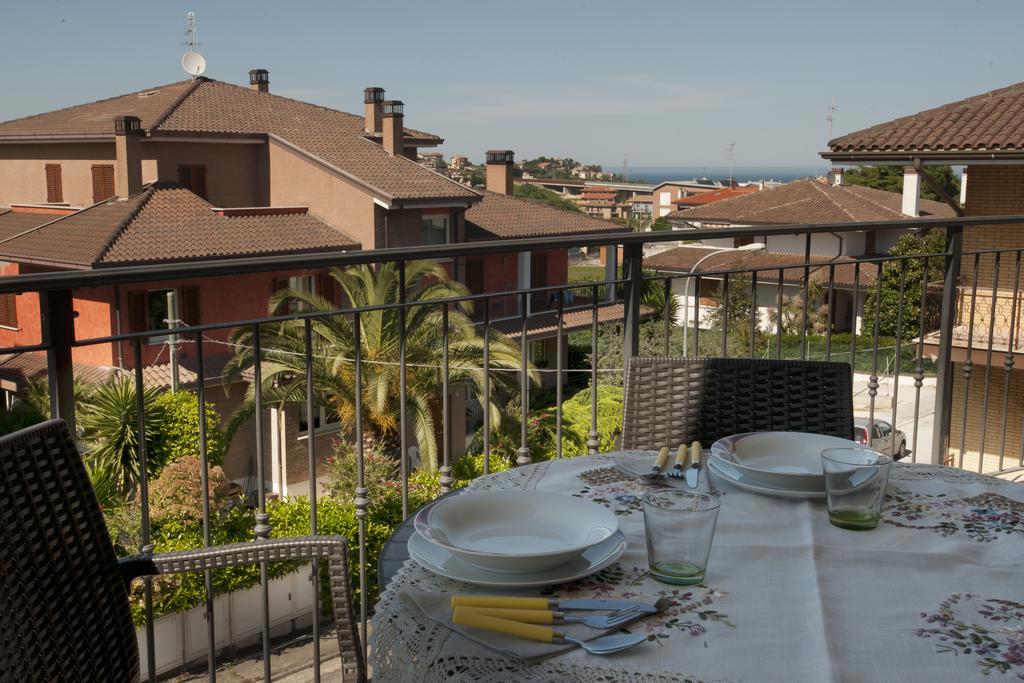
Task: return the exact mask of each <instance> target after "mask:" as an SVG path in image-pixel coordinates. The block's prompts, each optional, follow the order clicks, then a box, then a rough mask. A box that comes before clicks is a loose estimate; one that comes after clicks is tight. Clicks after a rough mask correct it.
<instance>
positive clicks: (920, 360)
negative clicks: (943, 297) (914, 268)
mask: <svg viewBox="0 0 1024 683" xmlns="http://www.w3.org/2000/svg"><path fill="white" fill-rule="evenodd" d="M928 262H929V259H926V258H922V259H921V310H920V311H919V315H918V331H917V332H918V334H917V359H916V362H915V366H914V440H913V447H912V449H911V451H910V461H911V462H917V434H918V432H920V431H921V387H922V386H924V336H925V333H926V327H927V316H926V314H925V308H926V307H927V305H928Z"/></svg>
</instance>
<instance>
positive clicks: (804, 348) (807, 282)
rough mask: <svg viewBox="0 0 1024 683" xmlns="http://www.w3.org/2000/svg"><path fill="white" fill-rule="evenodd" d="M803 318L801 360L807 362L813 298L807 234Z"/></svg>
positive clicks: (808, 236) (809, 244)
mask: <svg viewBox="0 0 1024 683" xmlns="http://www.w3.org/2000/svg"><path fill="white" fill-rule="evenodd" d="M802 298H803V300H804V305H803V314H802V315H803V318H802V319H801V321H800V360H807V307H808V305H809V304H810V298H811V233H807V235H806V237H805V245H804V295H803V297H802Z"/></svg>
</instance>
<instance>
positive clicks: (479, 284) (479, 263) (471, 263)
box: [466, 259, 484, 294]
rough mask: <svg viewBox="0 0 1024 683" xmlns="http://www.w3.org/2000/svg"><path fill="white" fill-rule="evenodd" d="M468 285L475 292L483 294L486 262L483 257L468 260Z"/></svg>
mask: <svg viewBox="0 0 1024 683" xmlns="http://www.w3.org/2000/svg"><path fill="white" fill-rule="evenodd" d="M466 287H468V288H469V291H470V292H472V293H473V294H483V291H484V262H483V259H467V260H466Z"/></svg>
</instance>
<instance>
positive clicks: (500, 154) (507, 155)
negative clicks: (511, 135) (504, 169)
mask: <svg viewBox="0 0 1024 683" xmlns="http://www.w3.org/2000/svg"><path fill="white" fill-rule="evenodd" d="M486 157H487V163H488V164H511V163H514V162H515V160H516V155H515V152H513V151H512V150H510V149H489V150H487V154H486Z"/></svg>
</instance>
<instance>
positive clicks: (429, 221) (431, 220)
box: [420, 214, 448, 246]
mask: <svg viewBox="0 0 1024 683" xmlns="http://www.w3.org/2000/svg"><path fill="white" fill-rule="evenodd" d="M420 226H421V231H422V240H423V244H424V245H428V246H429V245H435V244H448V214H435V215H426V216H423V218H422V219H421V221H420Z"/></svg>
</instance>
